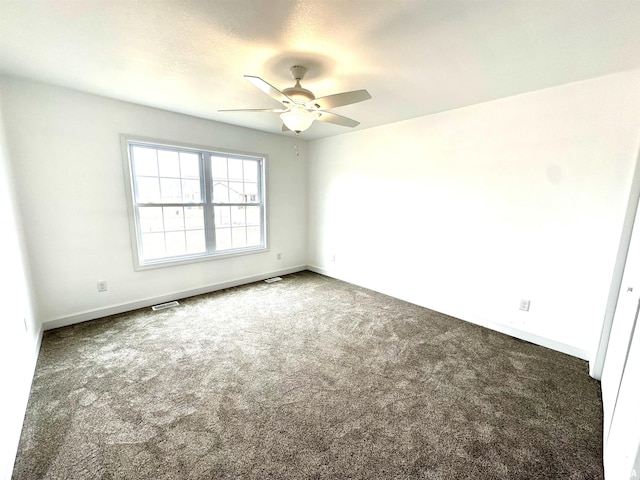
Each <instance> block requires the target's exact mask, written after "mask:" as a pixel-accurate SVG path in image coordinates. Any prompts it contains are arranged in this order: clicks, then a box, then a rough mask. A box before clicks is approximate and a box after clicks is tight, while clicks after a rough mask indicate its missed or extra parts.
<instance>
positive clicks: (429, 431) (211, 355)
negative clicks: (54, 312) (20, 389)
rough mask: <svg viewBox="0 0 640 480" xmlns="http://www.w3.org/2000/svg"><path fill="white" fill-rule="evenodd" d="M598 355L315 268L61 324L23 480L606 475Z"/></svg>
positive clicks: (29, 433) (32, 415)
mask: <svg viewBox="0 0 640 480" xmlns="http://www.w3.org/2000/svg"><path fill="white" fill-rule="evenodd" d="M601 408H602V407H601V402H600V386H599V383H598V382H597V381H595V380H593V379H591V378H590V377H589V376H588V373H587V364H586V362H584V361H582V360H579V359H576V358H573V357H570V356H567V355H564V354H561V353H558V352H554V351H551V350H548V349H545V348H543V347H539V346H535V345H532V344H529V343H526V342H523V341H519V340H516V339H514V338H511V337H508V336H506V335H502V334H499V333H496V332H493V331H490V330H487V329H484V328H481V327H478V326H475V325H471V324H468V323H466V322H462V321H460V320H457V319H454V318H451V317H448V316H446V315H442V314H439V313H435V312H433V311H430V310H427V309H424V308H421V307H417V306H415V305H411V304H409V303H406V302H402V301H399V300H396V299H393V298H391V297H387V296H385V295H381V294H378V293H375V292H372V291H370V290H366V289H363V288H359V287H356V286H353V285H350V284H348V283H344V282H340V281H337V280H334V279H331V278H327V277H324V276H321V275H317V274H314V273H310V272H301V273H298V274H293V275H288V276H285V277H283V281H281V282H277V283H273V284H266V283H264V282H260V283H254V284H251V285H246V286H243V287H236V288H231V289H227V290H224V291H220V292H215V293H212V294H208V295H202V296H198V297H193V298H188V299H185V300H182V301H181V306H180V307H178V308H174V309H170V310H164V311H159V312H153V311H151V310H150V309H145V310H138V311H135V312H130V313H126V314H121V315H115V316H112V317H108V318H104V319H100V320H94V321H91V322H86V323H83V324H78V325H74V326H70V327H65V328H60V329H57V330H52V331H48V332H45V335H44V338H43V342H42V349H41V351H40V357H39V361H38V365H37V369H36V373H35V378H34V381H33V386H32V390H31V397H30V400H29V406H28V410H27V414H26V418H25V423H24V428H23V432H22V438H21V441H20V446H19V451H18V455H17V459H16V464H15V468H14V474H13V478H14V479H25V480H26V479H29V480H33V479H41V478H46V479H167V480H168V479H223V478H224V479H232V478H233V479H323V478H335V479H338V478H340V479H343V478H344V479H414V478H421V479H464V478H474V479H525V478H526V479H531V478H539V479H554V480H555V479H601V478H603V472H602V462H601V456H602V441H601V433H602V414H601Z"/></svg>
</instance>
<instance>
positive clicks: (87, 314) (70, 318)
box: [42, 265, 307, 330]
mask: <svg viewBox="0 0 640 480" xmlns="http://www.w3.org/2000/svg"><path fill="white" fill-rule="evenodd" d="M303 270H307V266H306V265H298V266H295V267H289V268H284V269H281V270H276V271H272V272H268V273H261V274H259V275H253V276H250V277H243V278H237V279H235V280H229V281H227V282H221V283H216V284H213V285H206V286H204V287H199V288H194V289H190V290H183V291H180V292H173V293H168V294H165V295H160V296H157V297H148V298H143V299H141V300H136V301H134V302H127V303H120V304H117V305H111V306H109V307H104V308H98V309H95V310H87V311H84V312H79V313H75V314H72V315H65V316H62V317H57V318H53V319H51V320H47V321H45V322H43V324H42V325H43V329H44V330H51V329H53V328H60V327H66V326H68V325H73V324H76V323H82V322H86V321H88V320H95V319H96V318H102V317H108V316H109V315H116V314H118V313H124V312H130V311H131V310H137V309H138V308H146V307H150V306H152V305H157V304H159V303H165V302H171V301H173V300H180V299H181V298H187V297H193V296H195V295H202V294H203V293H210V292H215V291H217V290H224V289H225V288H231V287H237V286H240V285H246V284H247V283H253V282H259V281H261V280H265V279H267V278H271V277H277V276H280V275H287V274H290V273H296V272H301V271H303Z"/></svg>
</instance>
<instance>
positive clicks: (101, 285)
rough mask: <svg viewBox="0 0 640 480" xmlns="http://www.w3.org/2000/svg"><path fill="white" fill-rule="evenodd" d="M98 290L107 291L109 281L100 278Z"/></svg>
mask: <svg viewBox="0 0 640 480" xmlns="http://www.w3.org/2000/svg"><path fill="white" fill-rule="evenodd" d="M98 291H99V292H106V291H107V281H106V280H98Z"/></svg>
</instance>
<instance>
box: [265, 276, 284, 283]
mask: <svg viewBox="0 0 640 480" xmlns="http://www.w3.org/2000/svg"><path fill="white" fill-rule="evenodd" d="M280 280H282V278H280V277H272V278H267V279H266V280H265V283H273V282H279V281H280Z"/></svg>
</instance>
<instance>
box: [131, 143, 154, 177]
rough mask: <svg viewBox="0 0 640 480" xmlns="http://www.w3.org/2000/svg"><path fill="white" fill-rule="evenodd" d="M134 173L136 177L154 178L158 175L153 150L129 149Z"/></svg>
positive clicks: (143, 148) (142, 148)
mask: <svg viewBox="0 0 640 480" xmlns="http://www.w3.org/2000/svg"><path fill="white" fill-rule="evenodd" d="M131 156H132V157H133V165H134V172H135V174H136V175H143V176H148V177H155V176H157V175H158V162H157V159H156V149H155V148H145V147H131Z"/></svg>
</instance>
